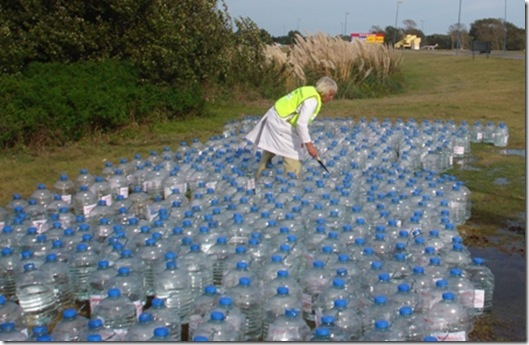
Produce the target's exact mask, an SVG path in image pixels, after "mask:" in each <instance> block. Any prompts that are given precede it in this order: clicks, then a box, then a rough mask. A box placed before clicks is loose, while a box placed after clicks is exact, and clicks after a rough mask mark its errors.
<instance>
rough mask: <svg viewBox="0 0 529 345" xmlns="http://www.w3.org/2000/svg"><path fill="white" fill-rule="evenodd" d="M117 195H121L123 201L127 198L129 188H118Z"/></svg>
mask: <svg viewBox="0 0 529 345" xmlns="http://www.w3.org/2000/svg"><path fill="white" fill-rule="evenodd" d="M119 195H123V197H124V198H125V199H127V198H128V197H129V187H128V186H127V187H120V188H119Z"/></svg>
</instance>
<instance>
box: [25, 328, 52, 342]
mask: <svg viewBox="0 0 529 345" xmlns="http://www.w3.org/2000/svg"><path fill="white" fill-rule="evenodd" d="M40 336H49V337H50V338H51V336H50V335H49V333H48V326H46V325H40V326H33V328H31V332H30V334H29V338H28V340H30V341H36V340H37V338H38V337H40ZM50 341H51V340H50Z"/></svg>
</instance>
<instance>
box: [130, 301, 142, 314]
mask: <svg viewBox="0 0 529 345" xmlns="http://www.w3.org/2000/svg"><path fill="white" fill-rule="evenodd" d="M132 303H134V306H135V307H136V317H139V316H140V314H141V313H142V310H143V303H142V302H141V301H134V302H132Z"/></svg>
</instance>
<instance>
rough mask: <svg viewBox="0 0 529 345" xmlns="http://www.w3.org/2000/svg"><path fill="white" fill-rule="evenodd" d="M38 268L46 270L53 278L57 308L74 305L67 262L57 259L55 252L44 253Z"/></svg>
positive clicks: (61, 308) (62, 308)
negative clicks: (43, 258) (44, 256)
mask: <svg viewBox="0 0 529 345" xmlns="http://www.w3.org/2000/svg"><path fill="white" fill-rule="evenodd" d="M40 270H41V271H43V272H46V273H47V274H48V275H49V276H50V277H51V278H52V279H53V282H54V285H53V290H54V292H55V296H56V298H57V303H58V308H59V310H65V309H66V308H72V307H74V305H75V300H74V295H73V284H72V282H71V279H70V271H69V267H68V264H67V263H66V262H63V261H59V259H58V257H57V254H55V253H50V254H48V255H46V261H44V263H43V264H42V266H40Z"/></svg>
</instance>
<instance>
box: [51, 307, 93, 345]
mask: <svg viewBox="0 0 529 345" xmlns="http://www.w3.org/2000/svg"><path fill="white" fill-rule="evenodd" d="M87 329H88V319H87V318H86V317H84V316H81V315H78V314H77V311H76V310H75V309H73V308H67V309H65V310H64V311H63V312H62V319H61V320H60V321H59V322H58V323H57V324H56V325H55V327H54V328H53V331H52V332H51V334H50V335H51V337H52V338H53V340H54V341H81V340H82V339H81V338H80V335H81V334H82V333H83V332H84V331H85V330H87Z"/></svg>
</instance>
